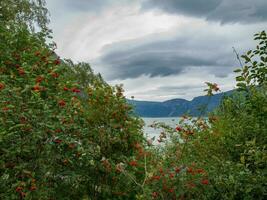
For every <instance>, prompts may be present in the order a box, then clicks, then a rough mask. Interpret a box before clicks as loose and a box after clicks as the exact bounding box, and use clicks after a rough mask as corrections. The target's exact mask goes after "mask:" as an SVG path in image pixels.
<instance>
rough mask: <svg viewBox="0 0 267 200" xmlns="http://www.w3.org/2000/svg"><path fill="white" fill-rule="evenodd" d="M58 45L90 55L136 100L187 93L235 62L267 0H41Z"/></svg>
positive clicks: (262, 19)
mask: <svg viewBox="0 0 267 200" xmlns="http://www.w3.org/2000/svg"><path fill="white" fill-rule="evenodd" d="M47 8H48V9H49V11H50V20H51V22H50V28H51V29H52V30H53V37H54V41H55V42H56V43H57V46H58V49H57V53H58V55H60V57H61V58H68V59H72V60H73V61H74V62H88V63H90V65H91V67H92V69H93V70H94V72H96V73H101V75H102V76H103V78H104V79H105V80H106V81H107V82H108V83H109V84H111V85H115V84H123V87H124V90H125V96H126V97H127V98H130V97H131V96H134V98H135V99H136V100H148V101H165V100H169V99H174V98H183V99H187V100H191V99H192V98H194V97H196V96H200V95H205V93H204V92H203V90H204V89H205V88H206V85H205V82H212V83H215V82H216V83H217V84H218V85H219V87H220V89H221V91H222V92H224V91H228V90H232V89H234V88H235V76H236V74H234V73H233V70H234V69H236V68H238V67H240V65H239V62H238V60H237V58H236V55H235V54H234V52H233V47H234V48H235V49H236V51H237V52H238V53H239V54H240V55H241V54H243V53H244V52H246V51H247V50H249V49H253V48H254V47H255V45H256V43H255V41H253V35H254V34H255V33H257V32H260V31H262V30H266V29H267V0H47Z"/></svg>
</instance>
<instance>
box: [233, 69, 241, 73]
mask: <svg viewBox="0 0 267 200" xmlns="http://www.w3.org/2000/svg"><path fill="white" fill-rule="evenodd" d="M241 71H242V70H241V69H236V70H234V72H235V73H238V72H241Z"/></svg>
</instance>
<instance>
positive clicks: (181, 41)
mask: <svg viewBox="0 0 267 200" xmlns="http://www.w3.org/2000/svg"><path fill="white" fill-rule="evenodd" d="M203 39H204V41H206V40H205V38H203ZM204 41H203V42H201V41H196V42H193V43H191V42H190V40H189V38H187V39H185V38H184V37H183V38H173V39H170V40H162V41H157V40H155V41H152V42H149V43H146V42H144V41H143V40H140V41H139V42H140V44H138V41H136V42H133V41H131V42H129V46H127V45H126V44H125V42H124V43H123V44H113V45H110V46H109V47H107V48H106V51H104V52H103V54H102V57H101V59H100V62H101V64H102V66H105V70H106V71H108V74H109V76H108V77H107V78H108V79H110V80H114V79H127V78H136V77H139V76H141V75H148V76H150V77H155V76H161V77H164V76H169V75H176V74H180V73H183V72H184V71H185V70H187V69H189V68H192V67H197V68H203V69H204V68H208V69H209V68H210V70H211V71H212V74H214V75H216V76H217V75H218V76H226V75H227V74H228V73H229V71H230V72H231V71H232V69H231V70H229V66H232V65H233V62H232V60H231V59H230V61H229V57H230V58H231V56H229V52H230V53H231V48H230V47H229V49H228V50H229V52H228V53H225V52H223V51H224V50H225V48H224V49H220V47H219V45H216V44H212V45H211V46H210V47H209V46H207V43H206V42H204ZM131 43H137V45H136V44H135V46H134V47H131ZM193 44H194V47H192V46H191V45H193ZM218 44H220V41H219V40H218ZM205 45H206V47H204V46H205ZM213 52H216V55H215V54H213ZM222 65H224V66H226V67H224V68H222V67H221V66H222ZM227 66H228V67H227ZM216 68H217V69H216ZM218 69H219V70H218Z"/></svg>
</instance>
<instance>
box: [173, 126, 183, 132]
mask: <svg viewBox="0 0 267 200" xmlns="http://www.w3.org/2000/svg"><path fill="white" fill-rule="evenodd" d="M175 129H176V131H182V130H183V129H182V128H181V127H179V126H177V127H176V128H175Z"/></svg>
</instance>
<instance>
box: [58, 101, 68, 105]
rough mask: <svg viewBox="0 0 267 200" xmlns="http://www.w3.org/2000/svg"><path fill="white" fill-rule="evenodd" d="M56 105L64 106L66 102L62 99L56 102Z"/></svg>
mask: <svg viewBox="0 0 267 200" xmlns="http://www.w3.org/2000/svg"><path fill="white" fill-rule="evenodd" d="M58 105H59V106H61V107H64V106H65V105H66V102H65V101H64V100H60V101H59V102H58Z"/></svg>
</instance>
